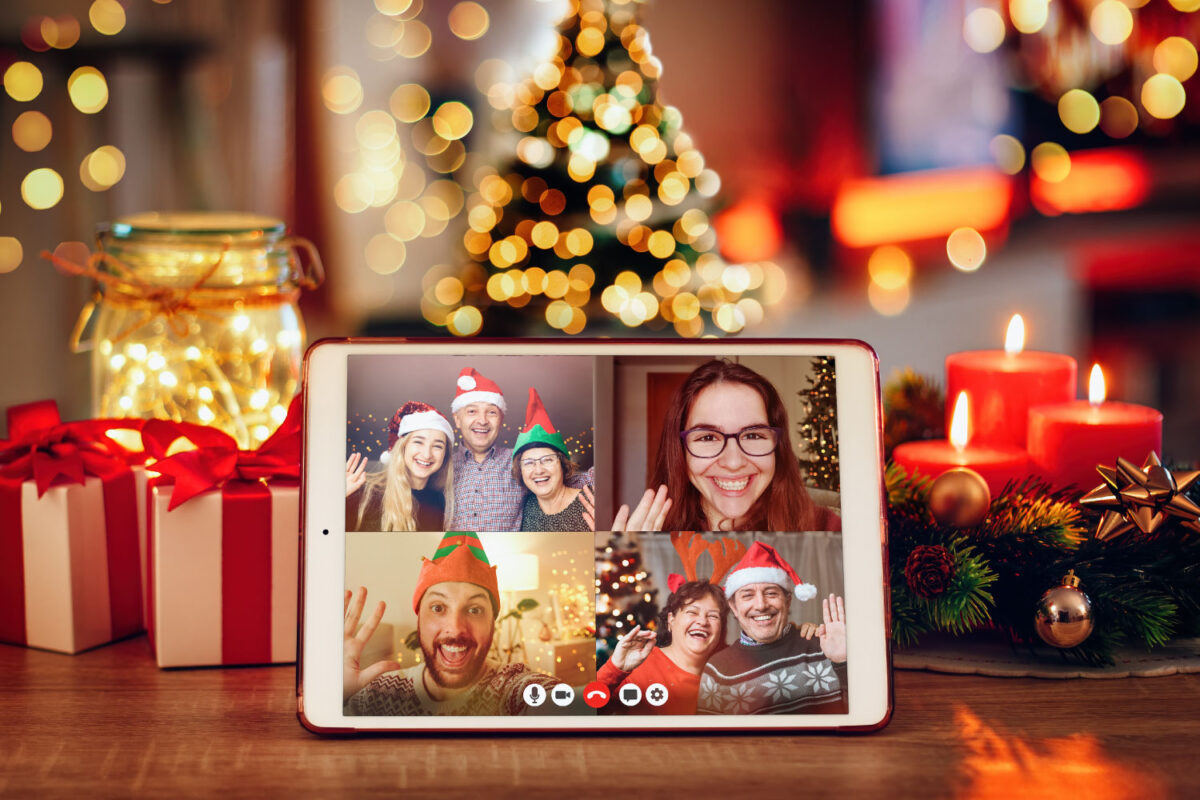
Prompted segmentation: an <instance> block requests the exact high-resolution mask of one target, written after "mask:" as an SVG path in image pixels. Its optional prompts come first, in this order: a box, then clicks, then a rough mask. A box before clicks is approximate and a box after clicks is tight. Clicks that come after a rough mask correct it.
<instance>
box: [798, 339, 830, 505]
mask: <svg viewBox="0 0 1200 800" xmlns="http://www.w3.org/2000/svg"><path fill="white" fill-rule="evenodd" d="M836 384H837V372H836V370H835V368H834V364H833V358H832V357H831V356H823V357H820V358H814V359H813V360H812V374H811V375H810V376H809V379H808V388H807V389H803V390H801V391H799V392H797V394H799V395H800V398H801V402H802V403H803V404H804V407H805V409H806V411H807V412H808V413H807V416H806V417H805V418H804V421H803V422H801V423H800V425H799V428H800V441H802V442H804V444H805V455H803V456H801V458H800V470H801V471H802V472H803V473H804V477H805V482H806V483H807V484H808V485H809V486H813V487H815V488H817V489H829V490H831V491H835V492H836V491H838V490H839V484H838V439H837V395H836V394H835V386H836Z"/></svg>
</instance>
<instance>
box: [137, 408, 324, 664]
mask: <svg viewBox="0 0 1200 800" xmlns="http://www.w3.org/2000/svg"><path fill="white" fill-rule="evenodd" d="M303 416H304V413H303V406H302V403H301V398H300V396H299V395H297V397H296V398H295V399H293V400H292V404H291V406H290V407H289V408H288V413H287V417H286V418H285V419H284V421H283V423H282V424H281V425H280V426H279V428H278V429H277V430H276V431H275V433H274V434H272V435H271V437H270V438H269V439H267V440H266V441H265V442H263V443H262V446H261V447H259V448H258V449H257V450H241V449H239V448H238V446H237V442H235V441H234V440H233V438H232V437H231V436H229V435H228V434H226V433H224V432H222V431H219V430H216V429H215V428H206V427H204V426H203V425H195V424H191V423H186V422H167V421H164V420H150V421H148V422H147V423H146V425H145V427H144V428H142V441H143V443H144V444H145V447H146V452H147V454H149V455H151V456H153V457H157V458H159V459H160V460H158V461H155V462H154V463H153V464H152V465H150V466H149V467H147V469H148V470H149V471H151V472H158V473H160V474H161V475H162V477H161V478H156V479H154V480H153V481H151V484H150V495H151V497H153V487H154V486H160V485H170V484H173V485H174V487H175V488H174V491H173V492H172V494H171V502H170V503H169V504H168V505H167V510H168V511H172V510H174V509H175V508H177V507H178V506H179V505H180V504H182V503H185V502H187V501H188V500H190V499H191V498H193V497H195V496H196V495H198V494H201V493H203V492H207V491H212V490H214V489H220V490H221V662H222V663H225V664H262V663H268V662H270V661H271V513H272V512H271V490H270V489H269V488H268V486H267V482H268V481H273V482H276V483H283V484H289V483H294V482H296V481H297V480H298V479H299V477H300V447H301V443H302V440H303V437H302V422H303ZM180 438H183V439H187V440H188V441H190V442H191V443H192V444H194V445H196V449H194V450H186V451H183V452H180V453H176V454H174V455H167V453H168V451H169V448H170V447H171V445H172V444H173V443H174V442H175V441H176V440H178V439H180ZM150 508H152V507H150ZM151 518H152V519H153V512H151ZM153 538H154V536H153V531H151V542H153ZM150 563H151V566H153V563H154V561H153V558H151V562H150ZM150 623H151V624H150V628H151V635H152V636H153V628H154V624H155V622H154V619H153V617H151V620H150Z"/></svg>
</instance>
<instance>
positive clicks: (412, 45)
mask: <svg viewBox="0 0 1200 800" xmlns="http://www.w3.org/2000/svg"><path fill="white" fill-rule="evenodd" d="M432 43H433V33H432V32H431V31H430V30H429V26H428V25H426V24H425V23H424V22H421V21H420V20H411V21H409V22H406V23H405V24H404V37H403V38H402V39H401V40H400V41H399V42H398V43H397V44H396V52H397V53H398V54H399V55H401V56H403V57H404V58H420V57H421V56H423V55H425V53H426V52H427V51H428V50H429V45H431V44H432Z"/></svg>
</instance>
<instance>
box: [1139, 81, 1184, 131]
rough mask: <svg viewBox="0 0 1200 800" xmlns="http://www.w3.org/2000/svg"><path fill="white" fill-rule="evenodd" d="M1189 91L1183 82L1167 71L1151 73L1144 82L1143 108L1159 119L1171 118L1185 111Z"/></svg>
mask: <svg viewBox="0 0 1200 800" xmlns="http://www.w3.org/2000/svg"><path fill="white" fill-rule="evenodd" d="M1186 102H1187V93H1186V92H1185V91H1184V89H1183V84H1182V83H1180V82H1179V80H1178V79H1177V78H1176V77H1175V76H1173V75H1168V74H1167V73H1165V72H1160V73H1158V74H1156V75H1151V76H1150V77H1149V78H1147V79H1146V82H1145V83H1143V84H1142V108H1144V109H1146V113H1147V114H1149V115H1150V116H1152V117H1157V118H1158V119H1171V118H1172V117H1174V116H1176V115H1178V114H1179V112H1180V111H1183V106H1184V103H1186Z"/></svg>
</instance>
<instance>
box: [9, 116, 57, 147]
mask: <svg viewBox="0 0 1200 800" xmlns="http://www.w3.org/2000/svg"><path fill="white" fill-rule="evenodd" d="M53 135H54V126H53V125H51V124H50V118H49V117H47V116H46V115H45V114H43V113H42V112H40V111H25V112H23V113H22V114H21V115H20V116H18V117H17V118H16V119H15V120H14V121H13V126H12V137H13V141H14V142H16V145H17V147H19V148H21V149H22V150H24V151H25V152H26V153H36V152H38V151H39V150H42V149H44V148H45V147H46V145H48V144H50V139H51V137H52V136H53Z"/></svg>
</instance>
